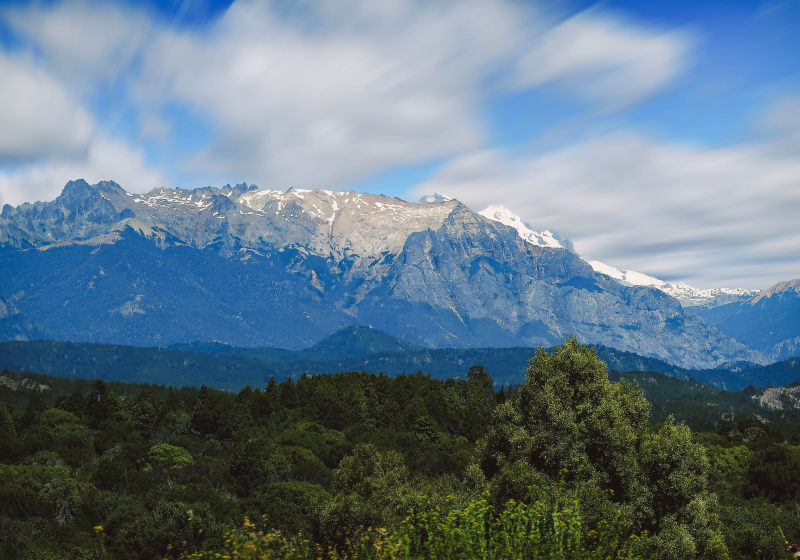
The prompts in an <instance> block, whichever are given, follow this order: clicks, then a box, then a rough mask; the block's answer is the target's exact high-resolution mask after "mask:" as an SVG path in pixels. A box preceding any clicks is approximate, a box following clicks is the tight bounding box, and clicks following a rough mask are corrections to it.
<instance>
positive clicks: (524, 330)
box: [0, 181, 761, 367]
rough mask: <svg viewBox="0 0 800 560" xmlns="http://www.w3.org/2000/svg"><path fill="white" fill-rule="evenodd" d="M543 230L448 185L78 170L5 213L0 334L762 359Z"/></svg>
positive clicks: (682, 359) (697, 361)
mask: <svg viewBox="0 0 800 560" xmlns="http://www.w3.org/2000/svg"><path fill="white" fill-rule="evenodd" d="M535 233H536V232H532V234H535ZM537 235H541V236H542V237H541V239H539V238H538V237H535V236H534V237H531V238H530V239H526V238H523V236H521V235H520V234H518V230H517V229H516V228H515V227H511V226H508V225H505V224H504V223H501V222H500V221H496V220H495V219H489V218H487V217H485V216H483V215H480V214H478V213H475V212H473V211H471V210H470V209H468V208H467V207H465V206H464V205H462V204H461V203H459V202H458V201H456V200H447V199H444V198H437V199H433V201H432V202H431V203H426V204H413V203H408V202H405V201H402V200H399V199H393V198H388V197H383V196H376V195H370V194H361V193H354V192H349V193H337V192H332V191H326V190H313V191H309V190H296V189H289V190H287V191H269V190H258V189H256V188H254V187H248V186H247V185H237V186H235V187H224V188H221V189H213V188H204V189H197V190H173V189H159V190H156V191H153V192H150V193H148V194H145V195H139V194H132V193H127V192H125V191H124V190H123V189H122V188H121V187H120V186H119V185H116V184H115V183H113V182H102V183H99V184H97V185H92V186H90V185H87V184H86V183H85V182H83V181H74V182H71V183H69V184H68V185H67V186H66V187H65V189H64V192H63V193H62V195H61V196H59V197H58V198H57V199H56V200H54V201H52V202H46V203H42V202H37V203H35V204H24V205H21V206H19V207H16V208H13V207H10V206H6V207H4V209H3V212H2V214H1V215H0V265H2V269H3V270H6V271H7V270H11V271H13V274H11V275H5V277H4V278H3V280H2V282H0V297H1V298H4V299H3V300H2V301H4V302H6V303H5V304H4V305H5V308H6V309H12V307H11V306H10V304H13V309H14V312H13V313H11V312H10V311H9V312H5V315H6V318H5V319H3V320H2V321H0V329H2V331H1V332H0V335H2V337H4V338H14V337H17V338H19V337H21V336H25V333H30V334H31V335H33V333H34V332H35V333H37V335H40V334H42V333H43V334H44V336H47V337H49V338H54V339H66V340H81V341H103V342H117V343H132V344H170V343H177V342H189V341H193V340H208V339H215V340H223V341H227V342H230V343H234V344H240V345H281V346H287V347H301V346H305V345H307V344H309V343H311V342H313V341H315V340H319V339H321V338H323V337H324V336H326V335H328V334H330V333H331V332H334V331H335V330H337V329H339V328H341V327H344V326H347V325H352V324H371V325H374V326H375V327H377V328H380V329H382V330H384V331H386V332H388V333H390V334H392V335H395V336H399V337H402V338H405V339H407V340H410V341H413V342H415V343H421V344H424V345H428V346H512V345H536V344H544V345H550V344H555V343H558V342H560V341H561V340H562V339H563V338H564V337H566V336H571V335H576V336H578V337H579V338H580V339H581V340H582V341H584V342H589V343H598V344H605V345H608V346H613V347H616V348H619V349H622V350H628V351H632V352H637V353H639V354H643V355H648V356H655V357H660V358H663V359H666V360H669V361H671V362H673V363H676V364H679V365H684V366H691V367H699V366H710V365H714V364H716V363H719V362H722V361H730V360H749V361H760V360H761V356H760V355H759V354H758V353H757V352H753V351H752V350H750V349H749V348H747V347H746V346H744V345H743V344H741V343H739V342H736V341H735V340H732V339H731V338H729V337H727V336H725V335H724V334H722V333H721V332H720V331H719V330H717V329H716V328H715V327H712V326H710V325H708V324H707V323H705V322H703V321H702V320H701V319H699V318H697V317H696V316H694V315H690V314H687V313H686V312H684V311H683V309H682V308H681V306H680V304H679V303H678V302H677V301H676V300H675V299H673V298H671V297H669V296H667V295H666V294H664V293H663V292H660V291H658V290H655V289H652V288H647V287H629V286H624V285H621V284H620V283H618V282H615V281H613V280H612V279H611V278H609V277H608V276H605V275H603V274H598V273H596V272H595V271H594V270H593V269H592V267H591V266H589V265H588V264H587V263H585V262H584V261H583V260H581V259H580V258H579V257H578V256H577V255H575V254H574V253H573V252H572V251H571V250H569V249H568V248H565V247H564V246H563V245H561V243H560V242H559V240H558V238H557V237H556V236H554V234H551V233H550V232H545V234H537ZM529 237H530V235H529ZM15 318H16V319H15Z"/></svg>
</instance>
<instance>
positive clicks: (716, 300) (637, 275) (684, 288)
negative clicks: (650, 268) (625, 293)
mask: <svg viewBox="0 0 800 560" xmlns="http://www.w3.org/2000/svg"><path fill="white" fill-rule="evenodd" d="M588 263H589V265H591V267H592V268H593V269H594V270H595V271H596V272H599V273H600V274H605V275H606V276H610V277H611V278H613V279H614V280H616V281H617V282H620V283H621V284H624V285H626V286H648V287H651V288H656V289H658V290H661V291H662V292H664V293H666V294H667V295H670V296H672V297H674V298H675V299H677V300H678V301H680V302H681V305H683V306H684V307H716V306H718V305H724V304H726V303H732V302H734V301H742V300H745V299H747V298H749V297H752V296H754V295H755V294H757V293H758V290H748V289H745V288H709V289H707V290H699V289H697V288H694V287H692V286H689V285H688V284H685V283H683V282H678V283H676V284H671V283H669V282H664V281H663V280H659V279H658V278H655V277H653V276H648V275H647V274H642V273H641V272H636V271H635V270H620V269H618V268H615V267H613V266H611V265H608V264H606V263H604V262H600V261H588Z"/></svg>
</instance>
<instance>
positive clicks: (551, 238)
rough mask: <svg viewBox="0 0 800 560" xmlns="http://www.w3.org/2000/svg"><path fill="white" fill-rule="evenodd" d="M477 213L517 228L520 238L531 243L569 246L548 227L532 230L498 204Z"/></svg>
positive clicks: (560, 247)
mask: <svg viewBox="0 0 800 560" xmlns="http://www.w3.org/2000/svg"><path fill="white" fill-rule="evenodd" d="M478 214H480V215H481V216H483V217H484V218H488V219H490V220H492V221H495V222H500V223H501V224H505V225H507V226H510V227H512V228H514V229H515V230H517V234H518V235H519V236H520V237H521V238H522V239H524V240H525V241H527V242H528V243H530V244H532V245H538V246H540V247H552V248H554V249H567V248H570V247H566V246H565V245H564V244H562V243H561V241H562V240H561V239H560V238H559V237H558V236H557V234H555V233H553V232H552V231H550V230H549V229H546V230H544V231H541V232H540V231H534V230H533V229H531V227H530V226H529V225H528V224H526V223H525V222H524V221H523V219H522V218H520V217H519V216H517V215H516V214H514V213H513V212H512V211H511V210H509V209H508V208H506V207H505V206H502V205H500V204H491V205H490V206H487V207H486V208H484V209H483V210H481V211H480V212H478ZM570 249H571V248H570Z"/></svg>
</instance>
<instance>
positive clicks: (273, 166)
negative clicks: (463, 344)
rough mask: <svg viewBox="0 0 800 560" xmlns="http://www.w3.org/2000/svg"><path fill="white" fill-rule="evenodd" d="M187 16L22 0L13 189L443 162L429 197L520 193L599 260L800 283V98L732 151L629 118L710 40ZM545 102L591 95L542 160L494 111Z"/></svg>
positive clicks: (331, 173)
mask: <svg viewBox="0 0 800 560" xmlns="http://www.w3.org/2000/svg"><path fill="white" fill-rule="evenodd" d="M612 4H613V2H612ZM184 16H185V14H182V15H180V18H181V20H182V21H183V23H181V24H176V23H175V20H174V19H172V18H171V17H166V16H164V14H163V13H157V12H155V11H149V10H147V9H142V8H140V7H139V6H137V5H136V4H135V3H129V2H100V1H97V0H64V1H56V2H54V3H37V2H34V3H31V4H27V5H18V6H16V7H12V8H5V9H0V22H2V23H3V24H4V25H5V26H6V28H8V29H11V30H12V31H13V32H14V34H15V39H14V41H12V42H11V43H13V45H14V47H13V50H12V49H6V50H5V51H3V50H0V75H2V76H3V82H2V84H0V166H2V167H0V202H11V203H19V202H22V201H24V200H31V199H35V198H52V197H54V196H55V195H56V194H57V193H58V191H59V189H60V188H61V186H62V185H63V184H64V182H66V180H68V179H70V178H76V177H85V178H86V179H87V180H98V179H102V178H112V179H115V180H117V181H119V182H120V183H122V184H123V185H124V186H125V187H126V188H128V189H129V190H133V191H141V190H146V189H149V188H152V187H154V186H160V185H168V184H176V183H181V184H189V185H191V184H196V185H200V184H215V183H221V182H227V181H233V180H246V181H248V182H255V183H258V184H260V185H263V186H276V187H277V186H288V185H298V186H300V185H303V186H311V187H314V186H333V187H335V188H350V187H352V186H353V185H354V184H357V183H359V182H361V181H364V180H366V179H368V178H369V177H371V176H374V175H375V174H380V173H382V172H386V171H387V170H391V169H393V168H396V167H397V166H409V165H410V166H413V165H426V164H431V163H432V162H444V163H443V164H442V165H441V167H440V169H439V170H438V172H436V174H435V176H434V177H433V178H432V179H431V180H430V181H426V182H425V183H424V184H423V185H420V186H419V187H417V188H415V189H412V190H411V191H409V192H410V193H411V196H415V195H417V194H421V193H425V192H428V191H435V190H438V191H444V192H447V193H448V194H451V195H454V196H457V197H459V198H462V199H463V200H464V201H465V202H467V203H469V204H471V205H473V206H481V205H483V204H488V203H494V202H502V203H504V204H506V205H508V206H510V207H512V208H514V209H515V210H516V211H518V213H520V214H522V215H523V216H524V217H525V218H526V219H528V220H530V221H532V222H533V223H534V225H536V226H539V227H550V228H553V229H557V230H561V231H562V233H564V234H566V235H568V236H570V237H572V238H573V240H574V241H575V244H576V246H577V248H578V249H579V250H580V251H581V252H583V253H584V254H586V256H587V257H591V258H598V259H604V260H606V261H608V262H609V263H611V264H614V265H616V266H619V267H624V268H633V269H639V270H641V271H642V272H646V273H649V274H654V275H661V276H664V277H665V278H666V279H681V280H688V281H694V282H695V283H696V284H698V285H699V286H708V285H712V284H718V283H723V284H731V285H736V284H739V285H743V286H755V287H763V286H764V285H765V284H768V283H769V282H770V280H767V278H768V277H769V278H770V279H772V280H775V279H779V278H788V277H796V276H797V275H798V272H797V267H798V266H800V261H798V260H797V257H795V256H793V255H797V254H798V251H797V247H799V246H800V244H799V243H798V236H797V233H795V232H796V227H794V221H795V219H796V218H795V216H796V215H797V214H798V210H800V209H799V208H798V198H797V197H798V194H796V193H799V192H800V189H798V188H797V177H800V169H798V166H800V158H798V156H797V154H798V153H800V152H798V150H799V149H800V109H799V108H798V107H800V105H798V102H797V97H792V96H791V95H787V96H786V98H785V99H784V101H782V102H780V103H776V104H775V105H774V106H773V109H772V111H771V112H770V113H768V114H767V116H765V117H764V119H763V121H762V122H761V123H760V124H761V126H762V128H761V129H760V131H758V134H756V133H753V134H752V135H751V136H749V137H748V138H750V139H749V140H748V141H747V142H740V143H739V144H733V143H730V142H729V143H728V145H727V146H725V147H709V146H703V145H702V143H697V144H695V145H688V144H685V143H683V142H680V141H678V140H676V139H675V138H669V137H666V136H664V135H656V134H654V133H653V132H652V130H649V131H645V130H642V129H641V128H637V126H636V124H637V122H641V121H637V119H635V118H632V119H631V120H626V117H627V115H629V114H633V113H634V112H635V111H637V110H640V109H642V108H645V109H646V108H647V107H648V103H650V105H649V106H653V105H657V104H658V102H659V101H663V100H664V98H665V97H667V96H668V95H669V92H670V90H671V89H672V91H673V92H674V89H675V88H678V87H680V86H681V84H684V85H685V84H686V82H689V81H690V80H686V79H684V78H686V77H687V76H691V78H692V79H693V80H694V79H696V80H699V81H702V80H701V78H702V76H698V75H697V72H694V73H692V72H693V71H694V70H693V69H694V68H695V67H696V66H695V64H696V61H697V59H698V57H700V56H701V55H702V54H703V53H705V52H706V50H705V49H699V48H698V46H699V45H703V46H705V44H706V43H705V42H704V41H705V38H703V36H702V32H703V30H702V29H699V28H696V27H694V26H691V25H690V26H688V27H685V26H682V27H679V28H675V26H664V25H659V24H658V22H654V21H653V20H650V21H644V20H641V19H636V18H635V17H633V16H631V15H630V14H628V15H624V14H623V13H621V12H615V11H610V10H601V9H599V8H597V7H594V8H590V9H588V10H585V11H582V12H578V13H575V14H573V15H571V16H569V17H564V14H559V13H555V12H553V10H552V5H551V4H546V5H545V4H538V3H534V2H516V1H512V0H461V1H455V0H442V1H440V2H417V1H416V0H388V1H380V2H375V1H374V0H303V1H299V2H292V3H286V2H281V1H277V0H276V1H257V0H237V1H236V2H234V3H233V4H232V5H231V6H230V7H229V8H228V9H227V10H225V11H223V12H215V15H214V16H213V17H212V18H211V19H209V20H207V21H205V20H204V21H202V22H201V23H198V24H197V25H193V26H190V25H186V23H185V22H186V21H190V20H192V18H188V19H187V18H185V17H184ZM0 31H1V30H0ZM787 36H790V37H791V36H793V35H792V34H787ZM11 43H8V44H11ZM4 44H6V43H4ZM707 62H708V61H707V60H706V63H707ZM784 64H785V62H784ZM723 74H724V73H723ZM737 83H740V82H737ZM702 85H703V84H700V86H698V88H699V89H702V87H701V86H702ZM708 85H709V84H705V86H708ZM711 85H713V86H715V88H716V89H714V88H712V89H713V91H714V92H715V93H714V95H719V96H723V95H724V94H725V92H724V91H723V90H724V87H723V86H719V87H716V86H718V85H719V84H711ZM720 88H722V89H720ZM788 89H791V84H790V86H789V87H788ZM553 92H555V93H556V95H555V96H552V94H553ZM531 93H532V94H533V95H532V96H531V99H532V101H531V100H529V101H528V102H526V103H525V104H523V106H521V107H519V110H521V111H526V112H528V113H530V114H537V113H542V112H546V110H544V109H542V108H541V107H539V106H538V105H537V101H536V99H537V97H536V94H537V93H541V94H542V95H543V96H544V95H549V96H552V97H556V98H558V99H556V101H555V102H554V103H555V104H556V112H559V111H561V112H560V113H559V115H566V114H569V115H571V116H575V112H576V109H575V107H576V106H579V107H580V108H579V109H577V112H578V113H579V114H578V115H577V117H578V118H577V119H576V121H577V122H579V125H578V126H574V125H573V126H572V127H571V128H570V130H571V131H572V130H575V132H574V133H573V132H570V133H569V138H560V139H558V142H559V143H558V144H556V145H547V147H546V149H542V145H544V144H545V142H549V141H550V140H551V138H553V137H554V136H557V135H554V136H538V137H537V136H536V135H535V134H537V133H536V132H533V131H532V132H531V133H530V135H531V138H530V140H531V142H530V144H522V145H520V144H519V143H518V142H519V136H520V135H519V134H517V136H516V137H515V138H514V139H513V140H508V139H507V138H504V137H503V131H500V132H498V131H496V130H495V129H494V128H493V127H494V123H493V122H492V119H493V118H495V117H494V116H493V115H491V114H489V113H490V112H489V111H488V110H487V107H488V106H495V105H496V104H497V99H498V98H499V96H511V97H513V96H514V95H518V96H519V97H524V96H525V95H527V94H531ZM664 93H666V95H662V97H661V98H656V97H657V96H659V95H661V94H664ZM684 93H685V92H684ZM679 97H680V96H679ZM688 97H691V96H686V95H684V96H683V97H680V99H672V100H671V105H670V106H669V107H668V108H667V110H666V111H665V113H664V114H665V115H666V116H664V117H663V118H664V119H669V118H670V117H671V115H672V114H673V113H675V112H676V107H677V106H678V105H677V104H679V103H681V102H684V101H685V100H686V99H687V98H688ZM562 98H563V105H558V103H559V102H560V101H561V100H562ZM741 98H742V97H741V96H738V97H736V99H741ZM539 99H540V98H539ZM651 102H652V103H651ZM664 105H669V103H665V104H664ZM662 108H663V107H662ZM751 109H752V107H751ZM753 113H755V111H753ZM541 117H542V118H541V120H540V122H539V123H538V124H542V126H549V125H551V124H552V122H553V121H552V119H551V118H550V115H547V114H542V115H541ZM685 117H686V115H685V114H684V118H685ZM504 118H507V119H509V120H513V118H514V114H513V112H512V111H511V109H509V112H508V114H507V115H504ZM692 118H694V115H692ZM702 119H703V115H701V114H698V115H697V120H698V122H701V121H702ZM556 120H557V122H556V123H555V127H554V129H558V130H563V129H562V128H559V125H563V124H564V121H563V118H562V120H561V121H558V119H556ZM685 120H686V121H687V122H691V121H692V119H685ZM526 122H527V121H526ZM571 122H573V123H574V122H575V121H571ZM536 124H537V123H536V122H534V126H533V127H532V130H539V131H540V130H541V128H539V129H537V128H536V126H535V125H536ZM583 124H586V125H587V126H583ZM201 128H202V129H203V131H204V134H203V135H199V134H195V130H196V129H201ZM667 128H669V127H667ZM576 129H580V130H576ZM687 136H688V137H691V131H689V134H687ZM504 140H508V141H509V142H511V143H516V145H514V146H512V147H508V146H505V147H502V148H501V147H498V146H499V145H501V144H504V143H505V142H504ZM495 142H497V143H496V144H495ZM533 146H536V147H533ZM741 263H747V264H746V265H743V264H741Z"/></svg>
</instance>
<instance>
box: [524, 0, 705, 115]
mask: <svg viewBox="0 0 800 560" xmlns="http://www.w3.org/2000/svg"><path fill="white" fill-rule="evenodd" d="M695 41H696V40H695V38H694V36H693V34H691V33H689V32H687V31H661V30H658V29H652V28H649V27H645V26H641V25H635V24H632V23H630V22H628V21H625V20H624V19H621V18H620V17H618V16H614V15H611V14H608V13H606V12H603V11H601V10H599V9H596V8H595V9H590V10H587V11H584V12H580V13H578V14H577V15H575V16H572V17H570V18H569V19H567V20H565V21H563V22H561V23H559V24H557V25H555V26H554V27H552V28H550V29H548V30H547V31H545V32H544V33H543V34H542V35H541V36H539V37H536V38H535V40H534V41H532V44H531V48H530V50H528V52H526V53H525V54H523V55H522V57H520V59H519V60H518V62H517V64H516V74H515V79H516V85H517V86H518V87H522V88H530V87H535V86H540V85H543V84H547V83H556V84H559V85H561V86H562V89H563V91H564V92H566V93H567V94H568V95H573V96H575V97H578V98H582V99H587V100H590V101H597V102H600V103H601V104H602V105H603V108H605V109H621V108H623V107H625V106H627V105H630V104H632V103H635V102H637V101H641V100H642V99H645V98H647V97H649V96H652V95H653V94H655V93H658V92H659V91H661V90H662V89H663V88H665V87H666V86H668V85H669V83H670V82H672V81H673V80H674V79H675V78H676V77H678V76H679V75H680V74H681V73H682V72H683V71H684V70H685V69H686V67H687V66H688V65H689V64H690V62H691V54H692V50H693V47H694V44H695Z"/></svg>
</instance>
